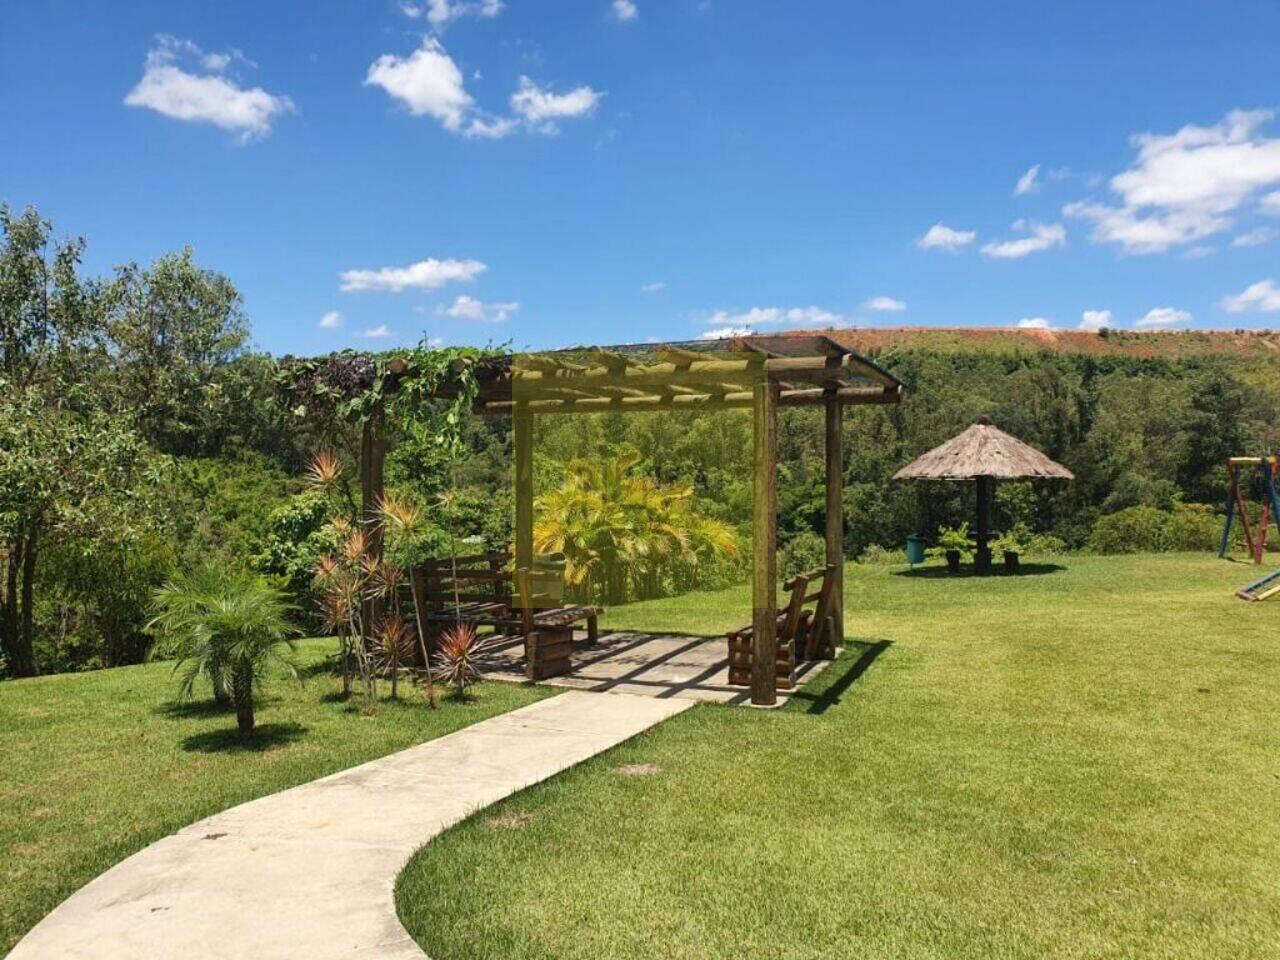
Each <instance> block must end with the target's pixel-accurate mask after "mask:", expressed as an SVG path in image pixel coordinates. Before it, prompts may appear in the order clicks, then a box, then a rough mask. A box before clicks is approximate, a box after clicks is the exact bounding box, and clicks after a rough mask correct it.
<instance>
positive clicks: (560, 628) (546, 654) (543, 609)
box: [516, 554, 604, 680]
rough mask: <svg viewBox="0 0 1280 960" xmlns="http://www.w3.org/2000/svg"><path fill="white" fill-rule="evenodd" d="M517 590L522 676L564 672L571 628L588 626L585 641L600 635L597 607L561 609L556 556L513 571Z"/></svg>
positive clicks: (561, 569)
mask: <svg viewBox="0 0 1280 960" xmlns="http://www.w3.org/2000/svg"><path fill="white" fill-rule="evenodd" d="M516 588H517V590H518V591H519V611H518V612H519V616H520V619H519V626H520V631H521V633H522V634H523V635H524V638H525V676H527V677H528V678H529V679H530V680H545V679H546V678H547V677H554V676H558V675H560V674H562V673H567V672H568V671H569V669H570V663H569V655H570V653H571V652H572V650H573V627H574V624H576V623H578V622H580V621H584V620H585V621H586V624H587V642H588V643H595V642H596V640H597V639H598V638H599V635H600V627H599V623H600V614H601V613H603V612H604V611H602V610H601V609H600V608H599V607H575V606H564V605H563V602H564V557H563V555H560V554H555V555H552V556H550V557H541V558H538V559H536V560H535V561H534V562H533V564H532V565H531V566H529V567H524V568H521V569H519V570H517V571H516Z"/></svg>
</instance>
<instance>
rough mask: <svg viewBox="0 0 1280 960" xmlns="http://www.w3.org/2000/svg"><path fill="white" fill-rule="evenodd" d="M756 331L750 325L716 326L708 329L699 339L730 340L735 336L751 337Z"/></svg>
mask: <svg viewBox="0 0 1280 960" xmlns="http://www.w3.org/2000/svg"><path fill="white" fill-rule="evenodd" d="M754 332H755V331H754V330H752V329H751V328H750V327H716V328H714V329H712V330H708V331H707V332H706V333H704V334H702V336H700V337H698V339H699V340H730V339H732V338H733V337H749V336H751V334H753V333H754Z"/></svg>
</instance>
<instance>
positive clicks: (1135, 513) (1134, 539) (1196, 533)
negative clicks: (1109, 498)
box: [1089, 503, 1222, 553]
mask: <svg viewBox="0 0 1280 960" xmlns="http://www.w3.org/2000/svg"><path fill="white" fill-rule="evenodd" d="M1221 529H1222V518H1221V517H1220V516H1218V514H1217V513H1215V512H1214V510H1213V508H1212V507H1209V506H1207V505H1205V504H1202V503H1175V504H1174V505H1173V509H1172V510H1159V509H1157V508H1155V507H1129V508H1127V509H1125V510H1118V511H1116V512H1115V513H1111V514H1108V515H1106V516H1104V517H1102V518H1100V519H1099V520H1098V522H1097V523H1095V524H1094V525H1093V531H1092V532H1091V533H1090V534H1089V549H1090V550H1093V551H1095V552H1096V553H1143V552H1156V551H1162V550H1211V549H1213V547H1214V545H1215V544H1216V543H1217V539H1218V535H1219V533H1220V531H1221Z"/></svg>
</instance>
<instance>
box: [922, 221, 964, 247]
mask: <svg viewBox="0 0 1280 960" xmlns="http://www.w3.org/2000/svg"><path fill="white" fill-rule="evenodd" d="M977 236H978V234H977V233H975V232H974V231H973V230H953V229H951V228H950V227H948V226H947V225H946V224H944V223H935V224H934V225H933V226H932V227H930V228H929V232H928V233H926V234H925V235H924V236H923V237H921V238H920V239H919V240H918V241H916V245H917V246H918V247H920V249H921V250H952V251H954V250H959V249H960V248H961V247H967V246H968V245H969V244H971V243H973V241H974V240H975V239H976V238H977Z"/></svg>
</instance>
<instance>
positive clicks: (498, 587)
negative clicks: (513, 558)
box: [413, 552, 512, 608]
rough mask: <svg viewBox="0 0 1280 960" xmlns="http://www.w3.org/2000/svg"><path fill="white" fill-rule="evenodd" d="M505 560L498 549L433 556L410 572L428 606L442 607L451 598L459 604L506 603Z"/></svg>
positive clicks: (507, 579) (508, 575) (508, 591)
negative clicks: (466, 553) (467, 554)
mask: <svg viewBox="0 0 1280 960" xmlns="http://www.w3.org/2000/svg"><path fill="white" fill-rule="evenodd" d="M508 560H509V558H508V556H507V555H506V554H505V553H498V552H494V553H477V554H472V555H469V556H465V557H458V558H456V559H453V558H450V557H443V558H435V557H433V558H432V559H430V560H426V561H424V562H422V563H421V564H419V565H417V566H416V567H414V568H413V574H414V578H415V580H416V581H418V582H419V583H421V585H422V596H423V598H424V599H425V601H426V603H427V606H428V607H429V608H436V607H441V606H446V605H448V604H451V603H453V602H454V600H455V598H456V599H457V600H458V602H460V603H476V602H480V603H483V602H486V601H490V600H497V601H501V602H503V603H509V602H510V600H511V579H512V577H511V571H510V570H508V569H507V562H508ZM455 586H456V588H457V591H456V593H455V590H454V588H455Z"/></svg>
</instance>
